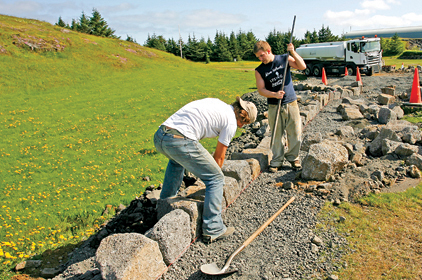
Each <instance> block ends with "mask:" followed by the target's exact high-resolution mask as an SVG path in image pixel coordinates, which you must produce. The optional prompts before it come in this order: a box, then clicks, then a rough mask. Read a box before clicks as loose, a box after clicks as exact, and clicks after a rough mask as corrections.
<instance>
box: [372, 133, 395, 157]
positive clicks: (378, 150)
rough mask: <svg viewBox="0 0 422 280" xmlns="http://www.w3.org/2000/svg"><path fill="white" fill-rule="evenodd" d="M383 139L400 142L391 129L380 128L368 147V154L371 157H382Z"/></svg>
mask: <svg viewBox="0 0 422 280" xmlns="http://www.w3.org/2000/svg"><path fill="white" fill-rule="evenodd" d="M384 139H388V140H392V141H396V142H401V138H400V137H399V136H398V135H397V134H396V133H395V132H394V131H393V130H391V129H389V128H385V127H384V128H382V129H381V132H380V133H379V134H378V136H377V137H376V138H375V139H374V141H372V142H371V144H370V145H369V153H370V154H371V155H373V156H376V157H380V156H382V155H383V152H382V142H383V140H384Z"/></svg>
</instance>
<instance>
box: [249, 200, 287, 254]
mask: <svg viewBox="0 0 422 280" xmlns="http://www.w3.org/2000/svg"><path fill="white" fill-rule="evenodd" d="M293 200H295V197H294V196H293V197H292V198H290V199H289V201H287V202H286V204H284V206H283V207H281V208H280V209H279V210H278V211H277V212H276V213H275V214H274V215H272V216H271V218H269V219H268V220H267V221H266V222H265V223H264V224H263V225H262V226H260V227H259V229H257V230H256V231H255V232H254V233H253V234H252V235H251V236H250V237H249V238H248V239H246V241H245V242H243V246H242V247H243V248H245V247H246V246H248V245H249V243H251V242H252V240H254V239H255V238H256V237H257V236H258V235H259V234H260V233H261V232H262V231H263V230H264V229H265V228H266V227H267V226H268V225H269V224H271V222H272V221H274V219H275V218H277V216H278V215H280V213H281V212H283V210H284V209H286V207H287V206H289V204H290V203H292V202H293ZM243 248H242V249H243Z"/></svg>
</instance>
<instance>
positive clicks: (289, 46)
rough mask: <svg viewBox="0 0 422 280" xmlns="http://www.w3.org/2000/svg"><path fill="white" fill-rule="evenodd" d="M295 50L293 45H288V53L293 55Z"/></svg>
mask: <svg viewBox="0 0 422 280" xmlns="http://www.w3.org/2000/svg"><path fill="white" fill-rule="evenodd" d="M294 50H295V46H294V45H293V44H292V43H289V44H288V45H287V51H288V52H289V53H290V54H292V51H294Z"/></svg>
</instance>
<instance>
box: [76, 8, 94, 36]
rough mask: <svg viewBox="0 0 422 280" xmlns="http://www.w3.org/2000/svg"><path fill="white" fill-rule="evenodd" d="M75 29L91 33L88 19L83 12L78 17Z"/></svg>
mask: <svg viewBox="0 0 422 280" xmlns="http://www.w3.org/2000/svg"><path fill="white" fill-rule="evenodd" d="M76 30H77V31H78V32H81V33H87V34H91V26H90V21H89V18H88V17H87V16H86V15H85V13H84V12H82V15H81V17H80V18H79V23H78V24H77V26H76Z"/></svg>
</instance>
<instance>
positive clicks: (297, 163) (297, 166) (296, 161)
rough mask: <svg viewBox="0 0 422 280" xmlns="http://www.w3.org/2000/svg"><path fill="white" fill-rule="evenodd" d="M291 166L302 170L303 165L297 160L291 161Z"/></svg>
mask: <svg viewBox="0 0 422 280" xmlns="http://www.w3.org/2000/svg"><path fill="white" fill-rule="evenodd" d="M289 162H290V164H291V165H292V168H293V169H301V168H302V165H300V161H299V160H298V159H297V160H295V161H289Z"/></svg>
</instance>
